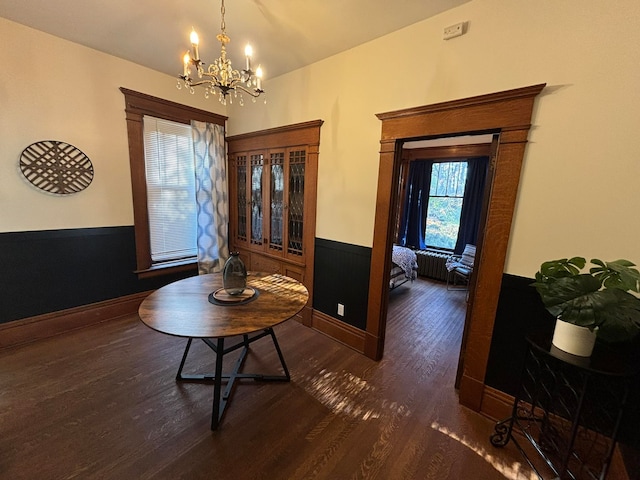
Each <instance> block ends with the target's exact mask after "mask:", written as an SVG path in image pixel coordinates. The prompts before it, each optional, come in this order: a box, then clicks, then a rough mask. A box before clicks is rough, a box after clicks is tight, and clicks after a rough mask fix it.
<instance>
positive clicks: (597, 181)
mask: <svg viewBox="0 0 640 480" xmlns="http://www.w3.org/2000/svg"><path fill="white" fill-rule="evenodd" d="M609 5H610V4H609V3H608V2H601V1H600V0H582V1H580V2H575V1H573V0H539V1H536V2H525V1H510V2H506V1H501V0H474V1H472V2H470V3H467V4H465V5H462V6H461V7H458V8H456V9H454V10H451V11H449V12H445V13H443V14H441V15H439V16H437V17H434V18H432V19H429V20H426V21H423V22H420V23H417V24H415V25H413V26H411V27H408V28H406V29H403V30H400V31H398V32H395V33H393V34H390V35H387V36H385V37H383V38H381V39H378V40H375V41H373V42H369V43H367V44H365V45H362V46H360V47H357V48H355V49H352V50H350V51H347V52H344V53H342V54H340V55H336V56H334V57H331V58H329V59H326V60H324V61H322V62H318V63H316V64H314V65H311V66H309V67H307V68H304V69H301V70H298V71H296V72H293V73H290V74H287V75H283V76H281V77H278V78H275V79H271V80H268V81H266V82H265V88H266V89H267V90H268V95H267V97H266V98H267V104H266V105H264V104H263V103H262V102H261V101H260V100H259V101H258V102H256V103H255V104H254V103H251V102H247V104H246V105H245V106H244V107H242V108H236V106H235V105H234V106H233V107H232V108H230V109H229V111H228V114H229V117H230V119H229V133H230V134H238V133H244V132H248V131H252V130H258V129H262V128H271V127H277V126H281V125H287V124H290V123H296V122H302V121H308V120H314V119H318V118H320V119H323V120H324V121H325V124H324V126H323V127H322V133H321V143H320V170H319V186H318V220H317V230H316V235H317V236H318V237H322V238H326V239H330V240H336V241H342V242H346V243H352V244H356V245H362V246H371V245H372V241H373V238H372V237H373V223H374V212H375V203H376V189H377V174H378V161H379V155H378V151H379V140H380V122H379V120H378V119H377V118H376V117H375V114H376V113H380V112H387V111H392V110H397V109H402V108H408V107H414V106H419V105H427V104H430V103H435V102H441V101H447V100H453V99H458V98H465V97H469V96H474V95H481V94H486V93H491V92H496V91H501V90H507V89H512V88H519V87H524V86H528V85H533V84H538V83H547V85H548V86H547V88H546V89H545V90H544V92H543V94H542V95H541V96H540V97H539V100H538V103H537V105H536V108H535V111H534V116H533V120H532V122H533V128H532V130H531V133H530V137H529V140H530V143H529V145H528V148H527V153H526V156H525V165H524V170H523V175H522V180H521V187H520V194H519V198H518V203H517V209H516V214H515V220H514V226H513V231H512V235H511V243H510V248H509V254H508V258H507V266H506V271H507V273H512V274H516V275H523V276H531V275H533V273H534V272H535V270H536V269H537V267H538V265H539V263H540V262H541V261H543V260H546V259H549V258H557V257H561V256H567V255H576V254H580V255H584V256H587V257H589V256H597V257H601V258H604V259H613V258H619V257H624V258H629V259H631V260H634V261H636V262H640V249H639V248H638V246H637V238H638V236H639V235H640V217H638V216H637V215H636V213H635V212H636V211H637V210H638V207H640V200H639V199H638V195H637V193H636V188H637V187H638V184H639V182H638V178H640V143H639V142H637V141H636V132H638V131H640V89H639V88H638V86H639V85H640V48H638V45H640V28H639V27H640V2H638V1H637V0H618V1H617V2H616V6H615V9H614V8H611V7H610V6H609ZM460 21H467V22H469V23H468V26H469V28H468V33H467V34H466V35H464V36H462V37H458V38H455V39H452V40H449V41H444V40H442V30H443V28H444V27H445V26H448V25H451V24H454V23H457V22H460ZM0 40H2V46H1V47H0V65H2V70H0V212H1V213H0V232H11V231H26V230H45V229H58V228H81V227H93V226H112V225H114V226H115V225H131V224H132V223H133V210H132V206H131V193H130V192H131V187H130V177H129V163H128V162H129V161H128V146H127V139H126V125H125V114H124V100H123V96H122V94H121V93H120V91H119V90H118V88H119V87H121V86H124V87H126V88H130V89H132V90H137V91H141V92H144V93H148V94H151V95H155V96H158V97H162V98H166V99H168V100H173V101H177V102H181V103H185V104H188V105H192V106H195V107H199V108H203V109H206V110H211V111H215V112H216V113H221V114H224V113H225V112H224V111H222V110H216V109H219V108H220V106H219V104H218V103H217V102H215V101H211V100H209V101H205V100H203V99H202V97H201V96H200V95H194V96H191V95H188V94H186V93H185V92H184V90H183V91H178V90H177V89H176V88H175V80H174V79H173V78H171V77H170V76H167V75H164V74H160V73H158V72H154V71H151V70H149V69H146V68H143V67H140V66H137V65H135V64H132V63H130V62H127V61H124V60H120V59H117V58H114V57H111V56H108V55H105V54H102V53H100V52H97V51H94V50H91V49H88V48H85V47H82V46H79V45H77V44H74V43H70V42H67V41H64V40H61V39H59V38H56V37H52V36H50V35H47V34H44V33H42V32H38V31H35V30H32V29H29V28H26V27H23V26H21V25H18V24H16V23H13V22H10V21H8V20H5V19H2V18H0ZM267 67H268V66H267ZM38 140H61V141H65V142H67V143H71V144H73V145H75V146H76V147H78V148H80V149H81V150H82V151H84V152H85V153H86V154H87V155H88V156H89V157H90V158H91V160H92V162H93V165H94V169H95V178H94V181H93V183H92V184H91V186H90V187H89V188H88V189H87V190H85V191H83V192H81V193H79V194H74V195H69V196H62V197H60V196H55V197H54V196H51V195H47V194H44V193H42V192H41V191H39V190H37V189H36V188H35V187H33V186H31V185H30V184H29V183H28V182H27V181H26V180H25V179H24V178H23V177H22V175H21V174H20V172H19V170H18V160H19V155H20V152H21V151H22V150H23V149H24V148H25V147H26V146H27V145H29V144H31V143H33V142H35V141H38Z"/></svg>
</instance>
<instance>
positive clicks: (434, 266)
mask: <svg viewBox="0 0 640 480" xmlns="http://www.w3.org/2000/svg"><path fill="white" fill-rule="evenodd" d="M416 256H417V257H418V275H420V276H421V277H427V278H433V279H435V280H443V281H445V280H446V279H447V274H448V273H449V272H447V267H446V265H445V264H446V262H447V258H449V257H450V256H451V254H450V253H443V252H435V251H430V250H417V251H416Z"/></svg>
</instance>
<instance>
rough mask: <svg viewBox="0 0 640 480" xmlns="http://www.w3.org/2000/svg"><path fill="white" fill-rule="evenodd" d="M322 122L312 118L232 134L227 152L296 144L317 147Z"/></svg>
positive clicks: (228, 140) (228, 139) (228, 138)
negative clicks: (300, 121)
mask: <svg viewBox="0 0 640 480" xmlns="http://www.w3.org/2000/svg"><path fill="white" fill-rule="evenodd" d="M323 123H324V121H323V120H312V121H309V122H302V123H294V124H291V125H284V126H282V127H275V128H268V129H265V130H259V131H257V132H249V133H243V134H240V135H232V136H229V137H227V142H229V153H236V152H243V151H248V150H268V149H272V148H282V147H291V146H296V145H309V146H311V145H315V146H316V147H317V146H318V145H319V144H320V127H321V126H322V124H323Z"/></svg>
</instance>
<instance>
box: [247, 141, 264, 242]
mask: <svg viewBox="0 0 640 480" xmlns="http://www.w3.org/2000/svg"><path fill="white" fill-rule="evenodd" d="M250 159H251V160H250V161H251V177H250V180H249V182H250V195H251V201H250V204H249V205H250V228H249V230H250V231H249V234H250V237H249V238H250V239H249V243H250V244H251V245H256V246H258V245H263V238H264V237H263V220H264V211H263V191H262V178H263V175H264V155H263V154H262V153H258V154H252V155H251V157H250Z"/></svg>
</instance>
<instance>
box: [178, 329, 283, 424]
mask: <svg viewBox="0 0 640 480" xmlns="http://www.w3.org/2000/svg"><path fill="white" fill-rule="evenodd" d="M266 336H270V337H271V340H272V341H273V346H274V347H275V349H276V352H277V354H278V359H279V360H280V365H281V366H282V370H283V371H284V375H263V374H259V373H240V370H241V369H242V366H243V365H244V361H245V359H246V357H247V353H248V352H249V345H250V344H251V343H253V342H255V341H256V340H260V339H261V338H263V337H266ZM201 340H202V341H203V342H204V343H205V344H206V345H207V346H208V347H209V348H210V349H211V350H213V351H214V352H215V354H216V365H215V373H214V374H210V373H208V374H207V373H205V374H195V375H192V374H183V373H182V369H183V368H184V365H185V362H186V360H187V356H188V354H189V349H190V348H191V342H192V341H193V338H189V340H188V341H187V345H186V347H185V350H184V353H183V355H182V360H181V361H180V367H179V368H178V373H177V375H176V380H178V381H195V382H201V381H206V382H211V381H213V405H212V412H211V430H217V428H218V425H219V424H220V422H221V420H222V416H223V415H224V412H225V409H226V407H227V403H228V402H229V400H230V398H231V393H232V390H233V386H234V384H235V381H236V380H237V379H243V378H250V379H253V380H263V381H281V382H288V381H290V380H291V375H290V373H289V369H288V368H287V364H286V362H285V360H284V355H283V354H282V350H280V345H279V344H278V340H277V339H276V334H275V332H274V331H273V328H267V329H265V330H263V331H262V332H261V333H259V334H257V335H254V336H253V337H250V336H249V335H243V336H242V341H241V342H239V343H237V344H235V345H233V346H231V347H227V348H226V349H225V347H224V337H221V338H217V339H210V338H201ZM238 349H242V350H241V352H240V356H239V357H238V359H237V360H236V362H235V365H234V367H233V370H232V371H231V373H229V374H228V375H225V374H223V373H222V363H223V359H224V356H225V355H226V354H227V353H231V352H233V351H235V350H238ZM223 379H226V380H227V385H226V388H225V391H224V393H223V392H222V380H223Z"/></svg>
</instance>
